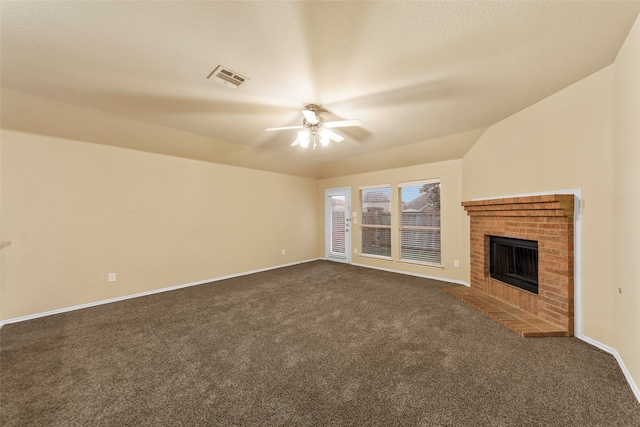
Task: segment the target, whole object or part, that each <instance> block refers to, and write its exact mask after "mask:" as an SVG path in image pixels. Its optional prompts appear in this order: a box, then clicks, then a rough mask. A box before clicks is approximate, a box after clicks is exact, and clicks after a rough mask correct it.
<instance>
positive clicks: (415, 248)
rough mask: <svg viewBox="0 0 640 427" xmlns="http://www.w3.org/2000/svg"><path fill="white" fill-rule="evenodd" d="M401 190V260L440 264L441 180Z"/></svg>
mask: <svg viewBox="0 0 640 427" xmlns="http://www.w3.org/2000/svg"><path fill="white" fill-rule="evenodd" d="M398 187H399V189H398V191H399V196H400V197H399V203H400V206H399V212H400V260H402V261H413V262H421V263H428V264H436V265H440V264H441V253H440V252H441V250H440V180H438V179H434V180H427V181H413V182H403V183H400V184H399V185H398Z"/></svg>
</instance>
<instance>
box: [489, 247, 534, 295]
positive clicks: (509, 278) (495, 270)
mask: <svg viewBox="0 0 640 427" xmlns="http://www.w3.org/2000/svg"><path fill="white" fill-rule="evenodd" d="M489 261H490V264H489V272H490V274H491V277H493V278H494V279H496V280H500V281H502V282H505V283H509V284H510V285H513V286H517V287H519V288H521V289H524V290H526V291H529V292H533V293H536V294H537V293H538V242H536V241H534V240H522V239H511V238H507V237H497V236H490V239H489Z"/></svg>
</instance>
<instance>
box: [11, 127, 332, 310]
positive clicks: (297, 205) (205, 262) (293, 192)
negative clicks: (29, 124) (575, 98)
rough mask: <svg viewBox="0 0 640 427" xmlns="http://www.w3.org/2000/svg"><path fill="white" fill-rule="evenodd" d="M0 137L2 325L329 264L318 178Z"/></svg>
mask: <svg viewBox="0 0 640 427" xmlns="http://www.w3.org/2000/svg"><path fill="white" fill-rule="evenodd" d="M1 137H2V167H1V171H2V199H3V200H2V240H11V241H12V245H11V246H9V247H7V248H5V249H3V250H2V261H3V263H2V265H3V269H2V304H3V306H2V316H3V317H2V318H3V319H11V318H15V317H19V316H25V315H31V314H35V313H40V312H46V311H49V310H54V309H60V308H65V307H71V306H74V305H79V304H84V303H91V302H95V301H100V300H104V299H108V298H114V297H120V296H125V295H130V294H135V293H139V292H144V291H150V290H154V289H160V288H163V287H169V286H175V285H181V284H186V283H190V282H194V281H200V280H204V279H209V278H216V277H221V276H225V275H230V274H235V273H242V272H246V271H251V270H255V269H261V268H267V267H272V266H277V265H282V264H287V263H292V262H297V261H301V260H308V259H312V258H317V257H320V256H321V255H322V254H321V253H319V252H318V250H317V248H318V246H319V245H318V242H317V239H318V236H317V234H316V233H315V230H316V224H317V223H318V222H321V219H320V218H318V209H317V206H316V203H317V200H318V199H317V194H318V189H317V181H316V180H315V179H309V178H301V177H293V176H288V175H282V174H277V173H271V172H262V171H256V170H251V169H245V168H240V167H234V166H226V165H218V164H213V163H207V162H201V161H195V160H188V159H182V158H177V157H170V156H164V155H159V154H152V153H146V152H140V151H134V150H126V149H122V148H116V147H111V146H106V145H99V144H91V143H86V142H78V141H73V140H68V139H61V138H56V137H50V136H41V135H34V134H29V133H23V132H16V131H9V130H2V134H1ZM176 142H178V143H179V141H176ZM281 249H286V255H281ZM110 272H115V273H117V281H116V282H113V283H109V282H108V281H107V275H108V273H110Z"/></svg>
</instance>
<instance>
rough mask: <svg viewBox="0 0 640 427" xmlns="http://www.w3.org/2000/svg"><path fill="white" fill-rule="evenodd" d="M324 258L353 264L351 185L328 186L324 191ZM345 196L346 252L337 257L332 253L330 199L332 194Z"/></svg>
mask: <svg viewBox="0 0 640 427" xmlns="http://www.w3.org/2000/svg"><path fill="white" fill-rule="evenodd" d="M324 194H325V197H324V258H325V259H326V260H329V261H336V262H343V263H346V264H351V234H352V224H353V223H352V221H351V187H341V188H328V189H326V190H325V191H324ZM342 195H344V196H345V207H344V221H345V224H346V231H345V242H344V252H345V254H344V255H345V256H344V258H343V257H337V256H335V255H332V253H331V247H330V242H331V236H330V233H331V214H330V212H331V203H329V200H330V198H331V197H332V196H342Z"/></svg>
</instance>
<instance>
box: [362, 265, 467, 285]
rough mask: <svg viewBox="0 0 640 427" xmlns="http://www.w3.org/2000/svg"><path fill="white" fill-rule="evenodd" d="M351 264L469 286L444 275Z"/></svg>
mask: <svg viewBox="0 0 640 427" xmlns="http://www.w3.org/2000/svg"><path fill="white" fill-rule="evenodd" d="M351 265H355V266H357V267H365V268H373V269H374V270H382V271H388V272H389V273H398V274H406V275H407V276H415V277H422V278H425V279H433V280H440V281H441V282H448V283H455V284H456V285H464V286H467V287H470V286H471V285H470V284H469V283H467V282H464V281H462V280H454V279H446V278H444V277H438V276H429V275H426V274H419V273H411V272H408V271H402V270H393V269H391V268H382V267H373V266H371V265H366V264H357V263H355V262H354V263H351Z"/></svg>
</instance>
